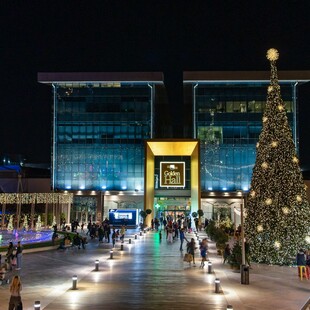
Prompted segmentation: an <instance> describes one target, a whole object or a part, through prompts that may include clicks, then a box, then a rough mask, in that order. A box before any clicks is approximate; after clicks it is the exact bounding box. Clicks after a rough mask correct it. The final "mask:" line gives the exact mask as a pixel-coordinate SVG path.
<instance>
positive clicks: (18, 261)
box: [1, 241, 23, 271]
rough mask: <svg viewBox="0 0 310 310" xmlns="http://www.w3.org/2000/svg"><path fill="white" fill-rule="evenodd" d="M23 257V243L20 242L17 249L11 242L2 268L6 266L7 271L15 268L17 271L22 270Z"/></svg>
mask: <svg viewBox="0 0 310 310" xmlns="http://www.w3.org/2000/svg"><path fill="white" fill-rule="evenodd" d="M22 255H23V247H22V245H21V242H20V241H18V242H17V246H16V247H15V248H14V245H13V242H10V243H9V246H8V248H7V252H6V254H5V263H4V264H3V265H2V266H1V267H4V266H5V268H6V269H7V270H9V271H11V270H12V269H13V266H15V267H16V268H15V269H16V270H20V269H21V268H22Z"/></svg>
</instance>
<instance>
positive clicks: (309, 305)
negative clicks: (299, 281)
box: [300, 298, 310, 310]
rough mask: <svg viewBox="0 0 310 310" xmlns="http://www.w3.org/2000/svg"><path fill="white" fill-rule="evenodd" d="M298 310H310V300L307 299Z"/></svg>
mask: <svg viewBox="0 0 310 310" xmlns="http://www.w3.org/2000/svg"><path fill="white" fill-rule="evenodd" d="M300 310H310V298H309V299H308V301H307V302H306V303H305V304H304V305H303V307H302V308H300Z"/></svg>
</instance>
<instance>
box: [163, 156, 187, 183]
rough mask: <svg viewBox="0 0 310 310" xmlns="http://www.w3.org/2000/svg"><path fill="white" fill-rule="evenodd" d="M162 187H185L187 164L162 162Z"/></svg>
mask: <svg viewBox="0 0 310 310" xmlns="http://www.w3.org/2000/svg"><path fill="white" fill-rule="evenodd" d="M160 186H161V187H185V162H184V161H179V162H168V161H162V162H160Z"/></svg>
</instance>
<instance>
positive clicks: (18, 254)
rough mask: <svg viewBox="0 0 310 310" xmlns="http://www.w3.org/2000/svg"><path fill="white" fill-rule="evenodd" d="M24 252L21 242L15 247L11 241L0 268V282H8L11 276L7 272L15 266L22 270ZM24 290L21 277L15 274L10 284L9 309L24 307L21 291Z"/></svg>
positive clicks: (17, 309) (14, 309)
mask: <svg viewBox="0 0 310 310" xmlns="http://www.w3.org/2000/svg"><path fill="white" fill-rule="evenodd" d="M22 253H23V247H22V245H21V242H20V241H18V242H17V246H16V247H14V245H13V242H10V243H9V245H8V248H7V252H6V254H5V262H4V263H2V264H1V268H0V284H1V285H2V284H8V283H9V278H8V277H7V274H8V273H9V272H10V271H12V270H13V267H16V268H15V270H20V269H21V268H22ZM21 290H22V285H21V281H20V277H19V276H18V275H15V276H14V277H13V278H12V282H11V285H10V294H11V297H10V301H9V308H8V309H9V310H20V309H23V304H22V300H21V295H20V292H21Z"/></svg>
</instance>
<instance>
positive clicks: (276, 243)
mask: <svg viewBox="0 0 310 310" xmlns="http://www.w3.org/2000/svg"><path fill="white" fill-rule="evenodd" d="M274 246H275V248H276V249H280V247H281V243H280V242H279V241H275V243H274Z"/></svg>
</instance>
